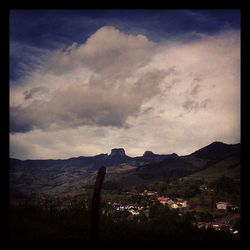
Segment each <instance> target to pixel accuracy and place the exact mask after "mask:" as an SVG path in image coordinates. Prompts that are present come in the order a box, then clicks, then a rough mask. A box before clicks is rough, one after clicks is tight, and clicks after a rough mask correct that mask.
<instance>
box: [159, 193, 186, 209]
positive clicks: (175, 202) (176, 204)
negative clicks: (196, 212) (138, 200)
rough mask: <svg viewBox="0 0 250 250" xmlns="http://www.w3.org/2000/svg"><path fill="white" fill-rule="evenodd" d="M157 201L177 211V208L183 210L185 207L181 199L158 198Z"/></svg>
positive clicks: (184, 201)
mask: <svg viewBox="0 0 250 250" xmlns="http://www.w3.org/2000/svg"><path fill="white" fill-rule="evenodd" d="M157 200H158V201H159V202H160V203H161V204H163V205H168V206H169V207H170V208H173V209H177V208H185V207H187V201H186V200H183V199H181V198H177V199H171V198H169V197H167V196H160V197H158V198H157Z"/></svg>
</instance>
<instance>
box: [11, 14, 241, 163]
mask: <svg viewBox="0 0 250 250" xmlns="http://www.w3.org/2000/svg"><path fill="white" fill-rule="evenodd" d="M213 141H222V142H225V143H238V142H240V13H239V11H238V10H76V11H73V10H71V11H67V10H57V11H55V10H53V11H52V10H51V11H50V10H44V11H43V10H29V11H28V10H27V11H24V10H16V11H14V10H13V11H11V12H10V156H11V157H15V158H19V159H47V158H54V159H57V158H69V157H74V156H81V155H96V154H99V153H109V152H110V150H111V148H115V147H123V148H125V150H126V153H127V154H128V155H130V156H136V155H142V154H143V152H144V151H145V150H151V151H153V152H155V153H166V154H167V153H173V152H175V153H177V154H179V155H185V154H189V153H191V152H193V151H194V150H196V149H198V148H200V147H203V146H205V145H207V144H210V143H211V142H213Z"/></svg>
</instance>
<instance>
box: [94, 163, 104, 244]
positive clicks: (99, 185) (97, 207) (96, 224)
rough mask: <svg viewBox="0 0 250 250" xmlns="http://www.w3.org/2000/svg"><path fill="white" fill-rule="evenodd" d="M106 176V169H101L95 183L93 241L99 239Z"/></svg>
mask: <svg viewBox="0 0 250 250" xmlns="http://www.w3.org/2000/svg"><path fill="white" fill-rule="evenodd" d="M105 174H106V168H105V167H104V166H102V167H100V168H99V170H98V174H97V177H96V181H95V187H94V192H93V197H92V204H91V225H90V226H91V235H90V236H91V239H92V240H98V238H99V219H100V202H101V188H102V183H103V180H104V177H105Z"/></svg>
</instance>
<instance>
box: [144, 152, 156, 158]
mask: <svg viewBox="0 0 250 250" xmlns="http://www.w3.org/2000/svg"><path fill="white" fill-rule="evenodd" d="M143 156H144V157H153V156H155V154H154V153H153V152H152V151H145V152H144V154H143Z"/></svg>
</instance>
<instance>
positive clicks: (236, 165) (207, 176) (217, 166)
mask: <svg viewBox="0 0 250 250" xmlns="http://www.w3.org/2000/svg"><path fill="white" fill-rule="evenodd" d="M223 176H224V177H229V178H233V179H240V159H239V157H237V156H230V157H227V158H226V159H223V160H220V161H218V162H216V163H214V164H212V165H211V166H210V167H209V168H206V169H204V170H202V171H199V172H196V173H194V174H191V175H189V176H187V177H185V179H186V180H188V179H204V180H205V181H213V180H216V179H219V178H220V177H223Z"/></svg>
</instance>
